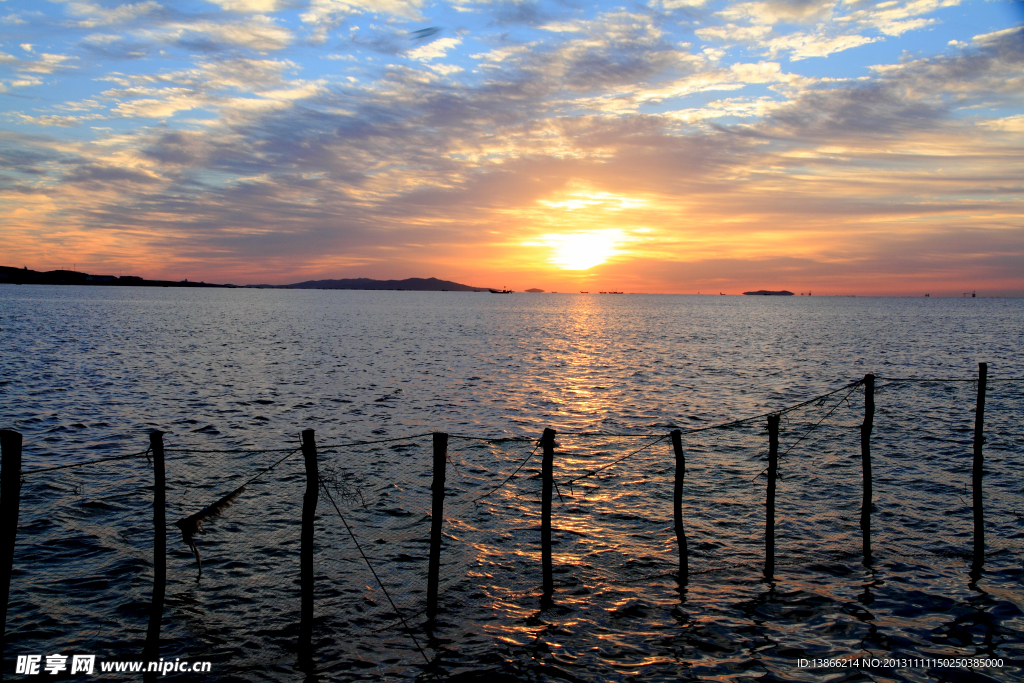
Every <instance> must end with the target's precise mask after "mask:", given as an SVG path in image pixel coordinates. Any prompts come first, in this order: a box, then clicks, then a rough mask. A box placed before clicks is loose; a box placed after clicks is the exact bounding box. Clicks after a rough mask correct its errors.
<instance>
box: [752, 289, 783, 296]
mask: <svg viewBox="0 0 1024 683" xmlns="http://www.w3.org/2000/svg"><path fill="white" fill-rule="evenodd" d="M743 293H744V294H746V295H747V296H793V292H788V291H786V290H785V289H784V290H782V291H781V292H769V291H768V290H767V289H759V290H757V291H756V292H743Z"/></svg>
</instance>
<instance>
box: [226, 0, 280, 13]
mask: <svg viewBox="0 0 1024 683" xmlns="http://www.w3.org/2000/svg"><path fill="white" fill-rule="evenodd" d="M209 2H212V3H213V4H215V5H217V6H218V7H221V8H222V9H226V10H229V11H231V12H242V13H245V14H262V13H264V12H276V11H277V10H279V9H281V8H282V7H283V6H284V4H285V3H284V2H283V0H209Z"/></svg>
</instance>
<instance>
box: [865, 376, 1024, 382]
mask: <svg viewBox="0 0 1024 683" xmlns="http://www.w3.org/2000/svg"><path fill="white" fill-rule="evenodd" d="M875 379H884V380H885V381H887V382H977V381H978V378H977V377H972V378H971V379H950V378H941V377H940V378H938V379H927V378H923V379H922V378H920V377H882V376H880V375H875ZM986 381H988V382H1024V377H988V378H987V379H986Z"/></svg>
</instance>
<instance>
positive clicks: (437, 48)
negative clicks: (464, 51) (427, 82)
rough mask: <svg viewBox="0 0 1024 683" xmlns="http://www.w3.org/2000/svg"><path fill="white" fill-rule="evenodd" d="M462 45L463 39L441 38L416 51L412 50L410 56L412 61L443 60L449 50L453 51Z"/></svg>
mask: <svg viewBox="0 0 1024 683" xmlns="http://www.w3.org/2000/svg"><path fill="white" fill-rule="evenodd" d="M461 44H462V39H461V38H439V39H438V40H435V41H433V42H431V43H428V44H426V45H423V46H422V47H418V48H416V49H415V50H410V51H409V53H408V55H409V58H410V59H415V60H417V61H421V62H429V61H431V60H432V59H441V58H442V57H444V56H445V53H446V52H448V50H453V49H455V48H456V47H458V46H459V45H461Z"/></svg>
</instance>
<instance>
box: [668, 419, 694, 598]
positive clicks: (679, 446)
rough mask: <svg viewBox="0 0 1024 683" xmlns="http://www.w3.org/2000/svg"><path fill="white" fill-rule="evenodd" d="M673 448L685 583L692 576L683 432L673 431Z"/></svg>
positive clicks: (675, 510) (675, 503) (681, 575)
mask: <svg viewBox="0 0 1024 683" xmlns="http://www.w3.org/2000/svg"><path fill="white" fill-rule="evenodd" d="M672 449H673V450H674V451H675V454H676V486H675V491H674V492H673V494H672V513H673V517H674V518H675V527H676V543H678V544H679V583H680V584H685V583H686V582H687V581H688V580H689V576H690V555H689V552H688V551H687V548H686V530H685V529H684V528H683V480H684V479H685V478H686V457H685V456H684V455H683V438H682V432H680V431H679V430H678V429H676V430H673V431H672Z"/></svg>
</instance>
